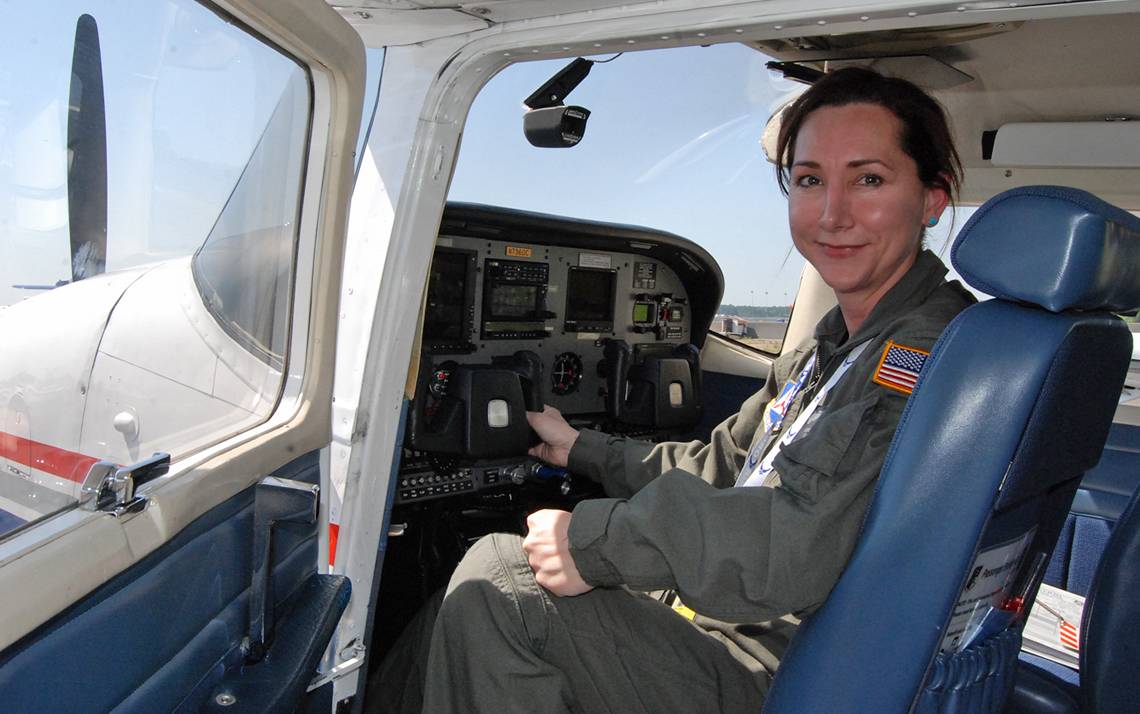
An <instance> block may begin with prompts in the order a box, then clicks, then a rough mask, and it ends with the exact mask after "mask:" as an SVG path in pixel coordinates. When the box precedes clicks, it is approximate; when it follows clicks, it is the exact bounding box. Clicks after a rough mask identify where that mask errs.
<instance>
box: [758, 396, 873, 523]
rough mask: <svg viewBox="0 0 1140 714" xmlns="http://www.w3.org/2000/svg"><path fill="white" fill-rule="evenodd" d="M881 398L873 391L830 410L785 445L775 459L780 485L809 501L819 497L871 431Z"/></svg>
mask: <svg viewBox="0 0 1140 714" xmlns="http://www.w3.org/2000/svg"><path fill="white" fill-rule="evenodd" d="M878 401H879V395H878V394H872V395H870V396H869V397H867V398H865V399H862V400H860V401H857V402H852V403H851V404H844V405H842V406H839V407H836V408H834V409H827V410H825V411H824V412H823V413H822V414H820V415H819V417H818V418H817V419H816V420H815V423H814V424H812V425H811V428H810V429H809V430H808V431H807V433H805V434H802V435H800V436H799V437H798V438H796V439H795V440H794V441H792V442H791V443H790V444H787V445H786V446H784V447H783V448H782V449H781V450H780V453H779V454H778V455H777V456H776V459H775V462H774V466H775V468H776V472H777V473H779V475H780V486H781V488H783V489H785V490H787V491H789V492H791V493H793V494H794V495H796V496H797V497H798V498H800V499H802V500H805V501H807V502H809V503H815V502H816V501H817V500H819V498H820V497H822V496H823V495H824V494H825V493H826V492H827V491H828V490H829V489H830V487H831V486H832V485H833V484H834V482H835V478H836V476H837V474H838V472H839V467H840V464H841V463H842V462H843V459H844V457H845V456H847V455H848V452H849V451H851V450H852V449H853V448H860V447H861V446H862V445H863V444H864V443H865V442H866V440H867V438H868V437H869V436H870V434H871V433H872V431H873V430H872V426H873V425H872V424H871V420H873V418H874V409H875V405H876V404H878ZM861 429H862V434H861V435H860V431H861ZM856 435H859V437H858V438H856Z"/></svg>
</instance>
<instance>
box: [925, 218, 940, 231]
mask: <svg viewBox="0 0 1140 714" xmlns="http://www.w3.org/2000/svg"><path fill="white" fill-rule="evenodd" d="M926 225H928V226H930V227H931V228H933V227H934V226H936V225H938V216H931V217H930V220H928V221H927V222H926Z"/></svg>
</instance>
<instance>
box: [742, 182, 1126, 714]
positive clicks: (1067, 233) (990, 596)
mask: <svg viewBox="0 0 1140 714" xmlns="http://www.w3.org/2000/svg"><path fill="white" fill-rule="evenodd" d="M952 258H953V260H954V264H955V267H957V269H958V271H959V273H961V274H962V275H963V276H964V277H965V278H966V279H967V280H968V281H969V282H970V283H971V284H973V285H975V286H977V287H979V288H980V289H982V290H985V291H986V292H988V293H990V294H991V295H994V296H995V299H993V300H990V301H986V302H983V303H980V304H978V305H974V306H972V307H970V308H968V309H967V310H965V311H963V312H962V314H960V315H959V316H958V317H957V318H956V319H955V320H954V321H953V322H951V324H950V325H949V326H948V327H947V328H946V330H945V331H944V333H943V335H942V337H941V338H940V339H939V341H938V343H937V344H936V345H935V346H934V349H933V351H932V353H931V355H930V357H929V358H928V359H927V362H926V365H925V368H924V370H923V373H922V375H921V377H920V379H919V382H918V384H917V386H916V388H915V391H914V394H913V395H912V396H911V398H910V401H909V403H908V404H907V407H906V410H905V411H904V412H903V416H902V418H901V420H900V422H899V426H898V429H897V431H896V433H895V436H894V440H893V441H892V444H891V447H890V450H889V452H888V455H887V458H886V462H885V464H884V466H883V470H882V473H881V476H880V479H879V482H878V485H877V489H876V493H875V497H874V499H873V501H872V504H871V506H870V508H869V510H868V513H867V516H866V519H865V522H864V527H863V533H862V534H861V536H860V539H859V542H858V544H857V545H856V548H855V551H854V553H853V555H852V557H851V560H850V562H849V563H848V566H847V568H846V570H845V572H844V573H843V575H842V576H841V578H840V580H839V582H838V583H837V584H836V586H835V588H834V590H833V591H832V593H831V595H830V596H829V598H828V600H827V602H826V603H825V604H824V605H823V607H821V608H820V609H819V611H817V612H816V613H815V614H814V615H812V616H811V617H809V618H807V619H806V620H805V622H804V624H803V625H802V626H801V627H800V630H799V632H798V633H797V635H796V637H795V639H794V640H793V642H792V644H791V646H790V647H789V649H788V651H787V652H786V654H785V657H784V658H783V660H782V661H781V664H780V668H779V671H778V672H777V675H776V677H775V681H774V682H773V687H772V690H771V692H770V694H769V698H768V701H767V703H766V705H765V709H764V711H765V713H766V714H771V713H772V712H804V711H813V712H814V711H821V712H822V711H826V712H870V711H874V712H907V711H921V712H927V711H961V712H980V711H996V710H997V709H998V707H1000V703H1001V701H1002V700H1003V699H1004V697H1005V695H1006V693H1007V692H1008V689H1009V686H1010V685H1011V684H1012V681H1013V671H1014V669H1015V662H1016V652H1017V649H1018V644H1019V640H1020V637H1019V622H1018V612H1019V609H1020V607H1026V608H1027V607H1028V606H1029V604H1030V602H1031V600H1032V596H1033V593H1035V591H1036V587H1037V584H1038V583H1039V582H1040V578H1041V575H1042V573H1043V571H1044V563H1045V560H1046V556H1047V554H1048V553H1049V552H1050V551H1051V550H1052V548H1053V544H1054V542H1055V541H1056V538H1057V533H1058V531H1059V529H1060V527H1061V525H1062V523H1063V522H1064V518H1065V515H1066V513H1067V512H1068V507H1069V503H1070V502H1071V501H1072V497H1073V493H1074V491H1075V489H1076V487H1077V484H1078V483H1079V481H1080V478H1081V476H1082V474H1083V473H1084V472H1085V471H1086V470H1088V469H1089V468H1091V467H1092V466H1093V465H1095V463H1096V461H1097V459H1098V457H1099V454H1100V452H1101V448H1102V447H1103V444H1104V441H1105V438H1106V436H1107V433H1108V428H1109V425H1110V423H1111V420H1112V415H1113V412H1114V409H1115V405H1116V401H1117V398H1118V397H1119V394H1120V389H1121V386H1122V383H1123V380H1124V376H1125V373H1126V371H1127V367H1128V362H1129V359H1130V356H1131V335H1130V334H1129V332H1128V329H1127V327H1126V326H1125V325H1124V324H1123V322H1121V321H1120V320H1119V319H1118V318H1116V317H1115V316H1113V315H1112V314H1111V312H1112V311H1123V310H1129V309H1134V308H1135V307H1136V306H1138V305H1140V220H1137V219H1136V218H1134V217H1133V216H1131V215H1129V214H1128V213H1126V212H1124V211H1120V210H1119V209H1116V208H1114V207H1112V206H1109V205H1108V204H1105V203H1104V202H1102V201H1100V200H1098V199H1096V198H1095V197H1093V196H1091V195H1089V194H1087V193H1084V192H1081V191H1074V190H1069V189H1059V188H1053V187H1030V188H1024V189H1017V190H1014V191H1009V192H1006V193H1004V194H1001V195H999V196H997V197H995V198H994V199H991V200H990V201H989V202H987V203H986V204H985V205H984V206H982V207H981V208H979V209H978V211H977V212H975V214H974V216H973V217H972V218H971V220H970V221H969V222H968V223H967V224H966V225H965V226H964V227H963V229H962V231H961V233H960V234H959V237H958V239H957V241H956V242H955V245H954V249H953V253H952ZM995 606H998V607H995ZM1011 624H1012V625H1014V627H1012V628H1010V627H1009V626H1010V625H1011ZM971 639H972V640H973V641H974V642H975V644H973V645H971V646H969V647H968V648H966V650H965V651H958V650H960V649H961V648H962V647H964V646H965V645H967V644H968V643H969V642H970V641H971Z"/></svg>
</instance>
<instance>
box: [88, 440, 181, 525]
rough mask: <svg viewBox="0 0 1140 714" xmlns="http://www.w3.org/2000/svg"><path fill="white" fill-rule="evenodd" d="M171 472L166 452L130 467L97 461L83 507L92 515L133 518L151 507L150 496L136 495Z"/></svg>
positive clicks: (91, 473)
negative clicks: (100, 513) (146, 485)
mask: <svg viewBox="0 0 1140 714" xmlns="http://www.w3.org/2000/svg"><path fill="white" fill-rule="evenodd" d="M169 470H170V454H167V453H163V452H157V453H155V454H154V455H152V456H151V457H150V458H147V459H143V460H142V461H140V462H138V463H136V464H132V465H130V466H119V465H118V464H115V463H111V462H110V461H96V462H95V463H94V464H92V466H91V468H90V469H89V470H88V471H87V477H86V478H85V479H84V480H83V489H82V491H81V492H80V497H79V505H80V506H81V507H82V508H84V509H86V510H88V511H101V512H103V513H111V514H114V515H115V516H116V517H121V516H124V515H133V514H135V513H138V512H140V511H142V510H143V509H144V508H146V504H147V498H146V496H139V495H137V493H136V492H137V491H138V489H139V487H140V486H142V485H143V484H145V483H148V482H150V481H153V480H154V479H156V478H158V477H159V476H163V475H165V474H166V472H167V471H169Z"/></svg>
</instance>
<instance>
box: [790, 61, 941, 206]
mask: <svg viewBox="0 0 1140 714" xmlns="http://www.w3.org/2000/svg"><path fill="white" fill-rule="evenodd" d="M848 104H877V105H879V106H881V107H883V108H884V109H886V110H887V111H889V112H891V113H892V114H894V115H895V116H896V117H898V119H899V123H900V124H901V125H902V132H901V133H902V135H901V136H900V137H899V144H900V146H901V148H902V150H903V152H905V153H906V155H907V156H909V157H910V158H912V159H914V163H915V164H917V165H918V178H919V180H920V181H922V183H923V185H924V186H927V187H930V188H940V189H942V190H943V191H945V192H946V195H947V196H949V197H950V199H951V200H953V199H954V198H956V197H957V194H958V189H959V187H960V186H961V184H962V161H961V159H960V158H959V157H958V151H957V150H956V149H955V148H954V140H953V138H952V137H951V135H950V127H949V125H948V123H947V121H946V113H945V112H944V111H943V109H942V106H941V105H940V104H939V103H938V102H937V101H935V100H934V98H933V97H931V96H930V95H929V94H927V93H926V92H924V91H922V90H921V89H919V88H918V87H917V86H915V85H914V84H912V83H910V82H908V81H906V80H905V79H898V78H894V77H884V76H883V75H881V74H879V73H878V72H875V71H872V70H869V69H864V68H862V67H847V68H845V69H841V70H837V71H835V72H830V73H828V74H825V75H824V76H822V77H820V78H819V79H818V80H816V82H815V84H813V85H812V86H811V88H809V89H808V90H807V91H806V92H804V93H803V94H801V95H800V96H799V98H798V99H796V101H795V102H793V103H792V105H791V106H789V107H788V108H787V109H786V110H784V113H783V117H782V119H781V123H780V135H779V137H778V139H777V142H776V159H777V161H776V165H777V167H778V168H777V171H776V179H777V181H779V184H780V190H781V191H783V192H784V194H785V195H786V194H787V193H788V184H789V181H790V178H789V177H790V173H791V167H792V164H793V163H795V160H796V137H797V136H799V133H800V129H802V128H803V125H804V122H805V121H806V120H807V118H808V116H810V115H811V113H812V112H814V111H815V110H817V109H820V108H822V107H839V106H845V105H848Z"/></svg>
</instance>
